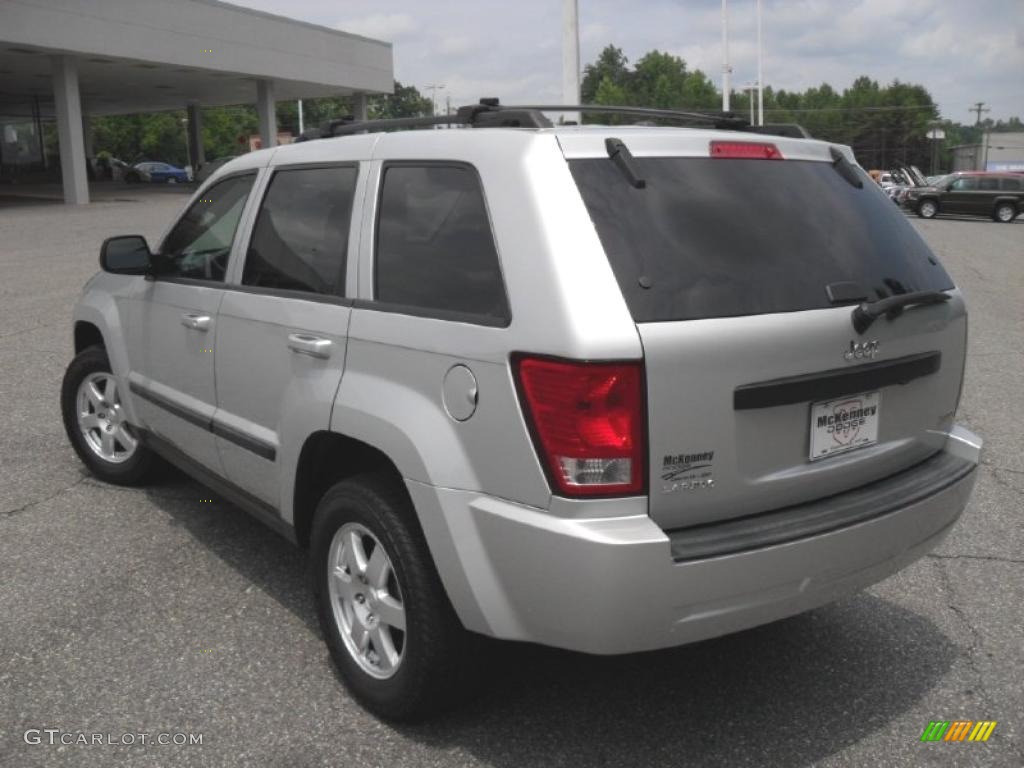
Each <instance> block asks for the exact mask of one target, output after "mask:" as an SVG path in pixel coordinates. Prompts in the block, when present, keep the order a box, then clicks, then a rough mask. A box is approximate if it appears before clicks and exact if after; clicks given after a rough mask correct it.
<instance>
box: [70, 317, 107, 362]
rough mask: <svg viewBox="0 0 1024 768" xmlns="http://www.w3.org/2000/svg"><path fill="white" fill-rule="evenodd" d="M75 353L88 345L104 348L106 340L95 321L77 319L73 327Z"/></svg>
mask: <svg viewBox="0 0 1024 768" xmlns="http://www.w3.org/2000/svg"><path fill="white" fill-rule="evenodd" d="M74 342H75V354H76V355H77V354H78V353H79V352H81V351H82V350H84V349H87V348H88V347H95V346H99V347H103V348H104V349H106V347H107V342H106V341H105V340H104V338H103V332H102V331H101V330H100V329H99V326H97V325H96V324H95V323H92V322H89V321H88V320H78V321H76V322H75V329H74Z"/></svg>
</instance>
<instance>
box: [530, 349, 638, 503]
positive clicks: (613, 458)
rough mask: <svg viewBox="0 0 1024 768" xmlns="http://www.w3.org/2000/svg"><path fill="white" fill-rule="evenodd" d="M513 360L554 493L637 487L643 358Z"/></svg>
mask: <svg viewBox="0 0 1024 768" xmlns="http://www.w3.org/2000/svg"><path fill="white" fill-rule="evenodd" d="M513 364H514V370H515V375H516V380H517V382H518V384H519V392H520V399H521V400H522V404H523V410H524V411H525V412H526V415H527V419H528V420H529V422H530V426H531V431H532V433H533V438H534V443H535V445H536V448H537V453H538V454H539V455H540V457H541V461H542V462H543V464H544V465H545V467H546V469H547V472H548V476H549V477H550V479H551V481H552V483H553V485H554V486H555V487H554V488H553V490H554V491H555V492H556V493H559V494H561V495H564V496H577V497H578V496H608V495H617V496H625V495H633V494H638V493H642V492H643V489H644V456H645V445H644V383H643V369H642V363H640V362H639V361H638V362H627V363H580V362H570V361H565V360H551V359H549V358H541V357H526V356H523V357H517V358H516V359H515V360H514V361H513Z"/></svg>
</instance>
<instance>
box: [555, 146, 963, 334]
mask: <svg viewBox="0 0 1024 768" xmlns="http://www.w3.org/2000/svg"><path fill="white" fill-rule="evenodd" d="M635 164H636V168H637V171H638V173H639V175H640V177H641V178H643V179H644V180H645V181H646V187H645V188H643V189H637V188H635V187H634V186H632V185H631V184H630V183H629V181H628V180H627V179H626V177H625V176H624V175H623V174H622V172H621V170H620V169H619V168H617V167H616V165H615V164H614V163H613V162H611V161H610V160H608V159H605V158H594V159H583V160H572V161H570V162H569V167H570V169H571V171H572V174H573V177H574V178H575V180H576V184H577V186H578V187H579V189H580V192H581V193H582V195H583V200H584V202H585V203H586V206H587V209H588V211H589V212H590V217H591V219H592V220H593V222H594V226H595V227H596V229H597V233H598V236H599V237H600V239H601V242H602V244H603V245H604V249H605V252H606V253H607V255H608V259H609V261H610V262H611V266H612V269H613V270H614V272H615V276H616V278H617V279H618V282H619V286H620V288H621V289H622V293H623V295H624V296H625V298H626V302H627V304H628V305H629V308H630V311H631V312H632V314H633V318H634V320H636V321H637V322H652V321H665V320H689V319H696V318H709V317H730V316H736V315H753V314H763V313H769V312H791V311H795V310H806V309H819V308H825V307H831V306H833V304H832V303H831V301H830V300H829V296H828V293H827V286H828V285H829V284H832V283H837V282H845V283H854V284H855V285H856V286H857V287H858V288H859V289H860V290H861V291H862V293H863V296H864V297H865V298H867V299H871V300H874V299H880V298H885V297H887V296H891V295H893V294H898V293H907V292H910V291H924V290H947V289H950V288H952V287H953V284H952V281H951V280H950V278H949V276H948V275H947V274H946V272H945V270H944V269H943V268H942V267H941V266H940V265H939V263H938V261H937V260H936V259H935V257H934V256H933V255H932V253H931V251H930V250H929V248H928V246H927V245H926V244H925V242H924V240H922V239H921V237H920V236H919V235H918V234H917V232H916V230H915V229H914V228H913V226H912V225H911V224H910V223H908V222H907V220H906V217H905V216H904V215H903V214H902V213H901V212H900V210H899V209H898V208H896V207H895V206H894V205H893V204H892V202H891V201H890V200H889V199H888V198H887V197H886V196H885V195H884V194H883V193H881V191H880V190H879V189H878V187H877V186H876V185H875V184H874V183H873V182H872V181H871V179H870V177H868V176H867V174H865V173H864V172H863V171H860V170H858V171H857V173H858V175H859V176H860V177H861V178H862V179H863V181H864V186H863V188H857V187H854V186H853V185H852V184H850V183H849V182H848V181H846V180H845V179H844V178H843V177H842V175H840V174H839V173H838V172H837V171H836V169H835V168H834V167H833V165H832V164H831V163H822V162H811V161H802V160H783V161H766V160H736V159H729V160H721V159H713V158H679V157H673V158H636V159H635Z"/></svg>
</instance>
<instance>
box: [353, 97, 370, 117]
mask: <svg viewBox="0 0 1024 768" xmlns="http://www.w3.org/2000/svg"><path fill="white" fill-rule="evenodd" d="M367 114H368V113H367V104H366V94H365V93H353V94H352V117H353V118H355V121H356V122H357V123H361V122H363V121H364V120H366V119H367Z"/></svg>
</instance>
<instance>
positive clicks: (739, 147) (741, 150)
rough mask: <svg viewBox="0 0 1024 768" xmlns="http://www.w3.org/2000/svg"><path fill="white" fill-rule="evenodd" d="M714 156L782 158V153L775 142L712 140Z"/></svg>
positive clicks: (753, 158) (759, 158)
mask: <svg viewBox="0 0 1024 768" xmlns="http://www.w3.org/2000/svg"><path fill="white" fill-rule="evenodd" d="M711 156H712V157H732V158H739V159H743V160H782V159H783V158H782V153H781V152H780V151H779V148H778V147H776V146H775V145H774V144H766V143H764V142H759V141H756V142H755V141H712V142H711Z"/></svg>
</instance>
